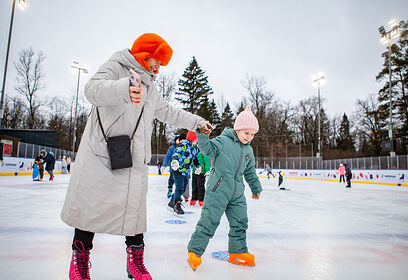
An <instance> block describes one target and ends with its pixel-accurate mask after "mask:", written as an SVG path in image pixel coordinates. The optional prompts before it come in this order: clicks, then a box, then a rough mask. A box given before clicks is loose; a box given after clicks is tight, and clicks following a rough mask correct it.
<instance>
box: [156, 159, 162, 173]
mask: <svg viewBox="0 0 408 280" xmlns="http://www.w3.org/2000/svg"><path fill="white" fill-rule="evenodd" d="M161 167H162V163H161V161H160V160H158V161H157V175H162V172H161Z"/></svg>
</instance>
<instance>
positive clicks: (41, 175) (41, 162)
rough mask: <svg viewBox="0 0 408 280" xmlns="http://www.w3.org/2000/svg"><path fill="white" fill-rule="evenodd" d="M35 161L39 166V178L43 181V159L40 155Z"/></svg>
mask: <svg viewBox="0 0 408 280" xmlns="http://www.w3.org/2000/svg"><path fill="white" fill-rule="evenodd" d="M34 163H35V164H37V167H38V172H39V175H40V177H39V180H40V181H42V179H43V178H44V163H43V161H42V159H41V157H40V156H37V157H36V158H35V160H34Z"/></svg>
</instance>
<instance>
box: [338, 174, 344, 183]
mask: <svg viewBox="0 0 408 280" xmlns="http://www.w3.org/2000/svg"><path fill="white" fill-rule="evenodd" d="M342 178H343V182H346V180H345V179H344V175H340V181H339V183H341V179H342Z"/></svg>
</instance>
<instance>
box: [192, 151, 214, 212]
mask: <svg viewBox="0 0 408 280" xmlns="http://www.w3.org/2000/svg"><path fill="white" fill-rule="evenodd" d="M197 160H198V162H199V165H197V166H196V165H195V164H194V166H193V178H192V182H191V185H192V195H191V200H190V205H195V204H196V202H197V201H198V205H200V206H201V207H202V206H203V204H204V195H205V178H206V177H207V176H208V175H210V169H211V163H210V158H209V157H206V156H204V155H203V154H202V153H200V151H199V152H198V154H197Z"/></svg>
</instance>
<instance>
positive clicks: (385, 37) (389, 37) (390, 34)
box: [379, 19, 399, 157]
mask: <svg viewBox="0 0 408 280" xmlns="http://www.w3.org/2000/svg"><path fill="white" fill-rule="evenodd" d="M388 24H389V25H390V27H391V29H390V30H389V31H388V32H387V31H386V30H385V28H384V26H381V27H380V28H379V31H380V34H381V37H382V38H383V40H382V42H383V43H385V41H388V76H389V82H388V95H389V105H390V127H389V131H388V135H389V137H390V141H391V151H390V156H391V157H395V147H394V141H393V138H394V137H393V130H394V129H393V124H392V91H391V83H392V77H391V76H392V69H391V40H392V39H393V38H395V37H397V36H399V33H398V25H397V24H396V21H395V19H393V20H392V21H390V22H389V23H388ZM394 36H395V37H394Z"/></svg>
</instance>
